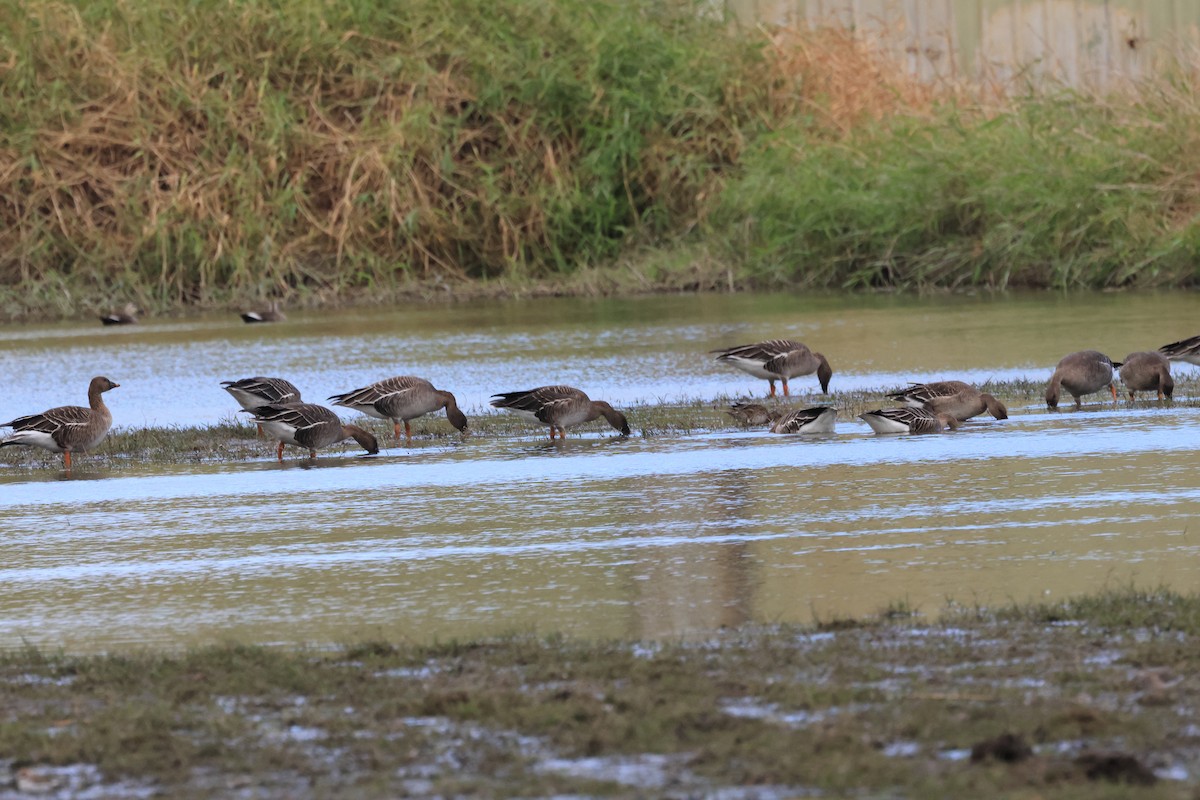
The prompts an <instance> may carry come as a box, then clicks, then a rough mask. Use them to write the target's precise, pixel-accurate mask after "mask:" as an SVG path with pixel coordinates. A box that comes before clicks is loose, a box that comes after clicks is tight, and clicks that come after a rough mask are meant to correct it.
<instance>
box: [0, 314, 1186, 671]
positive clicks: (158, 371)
mask: <svg viewBox="0 0 1200 800" xmlns="http://www.w3.org/2000/svg"><path fill="white" fill-rule="evenodd" d="M1196 307H1197V303H1196V298H1194V297H1193V296H1191V295H1184V294H1177V295H1145V296H1139V295H1133V296H1127V295H1088V296H1070V297H1059V296H1050V295H1038V296H1031V297H1005V298H1000V299H985V298H971V297H939V298H933V299H925V300H923V299H914V298H892V297H878V298H876V297H871V298H862V297H852V298H811V299H805V298H798V297H793V296H759V297H754V296H734V297H721V296H708V297H674V298H653V299H645V300H621V301H614V300H603V301H583V300H539V301H531V302H527V303H510V304H504V305H496V306H487V307H473V306H472V307H458V306H454V307H445V308H422V309H419V310H415V311H410V310H392V311H388V312H361V311H360V312H347V313H344V314H329V315H305V314H301V313H295V314H290V317H291V319H289V321H288V322H286V323H283V324H279V325H273V326H246V325H243V324H242V323H241V322H240V321H239V320H237V318H236V317H234V316H226V317H222V318H205V319H197V320H187V321H165V322H162V323H154V322H149V323H146V324H143V325H140V326H137V327H136V328H125V329H117V330H113V329H103V330H102V329H100V328H99V325H98V323H97V325H96V326H94V327H93V326H90V325H80V324H74V325H66V324H64V325H55V326H45V327H41V328H37V327H34V328H30V327H23V328H20V329H17V328H11V329H0V347H2V348H3V349H2V350H0V368H3V369H4V370H5V372H6V374H7V375H8V376H10V380H9V382H8V384H7V386H6V390H5V393H4V395H3V396H2V398H0V416H2V417H3V418H4V419H8V418H10V417H11V416H15V415H17V414H21V413H28V412H30V411H36V410H41V409H43V408H46V407H48V406H50V405H56V404H59V403H63V402H70V403H81V402H83V399H84V398H83V394H84V387H85V386H86V382H87V379H88V378H90V377H91V375H93V374H99V373H103V374H107V375H108V376H109V377H111V378H112V379H113V380H115V381H117V382H118V383H120V384H121V388H120V389H117V390H114V391H113V392H111V393H109V395H107V400H108V402H109V405H110V407H111V408H112V411H113V415H114V418H115V420H116V423H115V425H116V428H117V430H116V431H115V432H114V434H113V435H114V437H115V436H120V435H121V433H120V430H119V429H120V428H127V429H128V428H133V427H137V426H139V425H166V426H171V425H179V426H183V425H188V426H191V425H206V424H210V423H215V422H217V421H220V420H227V419H229V418H230V417H231V416H233V414H232V412H233V411H234V410H236V405H235V404H234V403H233V402H232V400H231V399H230V398H229V397H228V395H227V394H226V393H225V392H223V391H222V390H221V389H220V386H219V382H220V381H221V380H227V379H233V378H240V377H246V376H249V375H255V374H266V375H280V376H283V377H288V378H289V379H291V380H293V382H295V383H296V384H297V385H299V386H300V387H301V389H302V390H303V391H304V392H305V393H306V396H307V399H310V400H316V401H322V400H324V398H325V397H326V396H328V395H330V394H333V393H334V392H338V391H345V390H347V389H351V388H354V387H356V386H360V385H363V384H365V383H369V382H371V381H374V380H377V379H379V378H383V377H387V376H389V375H395V374H406V373H407V374H418V375H423V376H425V377H428V378H430V379H431V380H433V381H434V383H435V384H437V385H439V386H441V387H443V388H446V389H449V390H451V391H453V392H455V394H456V395H457V396H458V398H459V402H460V404H461V405H462V407H463V409H464V411H466V413H467V415H468V417H470V416H471V415H472V414H473V413H474V414H479V413H481V412H483V409H484V408H485V406H486V399H487V397H488V396H490V395H491V394H493V393H494V392H498V391H505V390H512V389H523V388H530V387H532V386H536V385H540V384H545V383H557V382H562V383H570V384H574V385H576V386H579V387H581V388H584V389H586V390H587V391H589V392H590V393H591V394H592V395H593V396H594V397H604V398H607V399H610V400H612V401H613V402H614V404H616V405H618V406H619V405H621V404H623V403H624V404H636V403H658V402H675V401H679V400H684V399H695V398H703V399H713V400H718V399H724V398H726V397H749V396H762V395H763V394H765V389H766V383H765V382H763V381H757V380H755V379H752V378H750V377H749V376H746V375H744V374H742V373H739V372H736V371H734V370H732V369H729V368H727V367H722V366H719V365H717V364H715V363H713V362H712V359H711V356H708V355H706V351H707V350H710V349H712V348H716V347H721V346H729V345H732V344H739V343H744V342H750V341H756V340H759V339H762V338H769V337H773V336H788V337H792V338H797V339H800V340H802V341H806V342H808V343H809V344H810V345H811V346H812V347H813V348H814V349H817V350H820V351H821V352H824V353H825V354H826V355H827V356H828V357H829V360H830V361H831V362H832V364H833V368H834V377H833V381H832V384H831V389H832V390H833V391H834V392H835V393H836V392H839V391H841V392H845V391H848V390H861V389H875V388H880V387H888V386H896V385H901V384H903V383H904V382H905V381H908V380H921V379H932V378H939V377H965V378H966V379H968V380H973V381H976V382H983V381H986V380H988V379H989V378H991V379H1005V380H1009V379H1015V378H1019V377H1029V378H1032V379H1039V380H1044V379H1045V378H1046V377H1048V375H1049V372H1050V370H1051V369H1052V367H1053V364H1054V363H1055V362H1056V361H1057V360H1058V358H1059V357H1060V356H1062V355H1063V354H1065V353H1067V352H1070V351H1072V350H1078V349H1084V348H1096V349H1100V350H1103V351H1105V352H1107V353H1108V354H1109V355H1111V356H1112V357H1113V358H1116V359H1119V358H1121V357H1123V356H1124V355H1125V354H1126V353H1128V352H1130V351H1133V350H1140V349H1154V348H1155V347H1157V346H1159V345H1161V344H1165V343H1166V342H1168V341H1173V340H1175V339H1179V338H1183V337H1186V336H1191V335H1195V334H1196V333H1200V323H1197V322H1196V320H1197V319H1200V317H1198V316H1197V315H1196V313H1195V311H1196ZM1195 369H1196V368H1193V367H1190V366H1186V365H1184V366H1181V367H1178V368H1177V373H1178V375H1180V376H1187V375H1190V374H1192V371H1193V370H1195ZM815 389H816V387H815V379H813V378H811V377H810V378H802V379H797V380H796V381H794V382H793V392H794V393H796V392H802V393H804V394H805V395H807V397H806V398H802V399H798V401H801V402H802V401H803V400H804V399H809V400H816V399H818V398H817V397H816V396H815V395H812V394H811V393H812V392H814V391H815ZM1100 399H1101V398H1100V396H1099V395H1097V396H1095V397H1094V398H1093V402H1092V403H1091V404H1089V405H1088V406H1086V407H1085V409H1084V411H1082V412H1072V411H1069V410H1068V411H1063V412H1058V413H1051V412H1047V411H1046V409H1045V407H1044V404H1041V403H1038V402H1032V403H1027V404H1024V405H1022V406H1018V407H1010V415H1011V416H1010V419H1008V420H1006V421H1003V422H997V421H995V420H992V419H991V418H989V417H982V418H979V419H978V420H976V421H972V422H971V423H969V424H968V425H967V426H965V427H964V429H963V430H961V431H959V432H957V433H954V434H948V435H943V436H927V437H909V436H892V437H880V436H875V435H873V434H871V432H870V430H869V429H868V428H867V426H866V425H864V424H862V423H860V422H858V421H857V420H852V419H850V417H849V416H843V417H842V418H841V419H840V420H839V424H838V429H837V432H836V433H834V434H831V435H824V436H816V437H780V436H773V435H770V434H766V433H760V432H757V431H750V432H732V431H707V430H702V431H696V432H693V433H689V434H678V435H654V436H641V435H639V434H640V430H641V426H640V425H639V420H638V415H639V411H638V410H637V409H636V408H635V409H634V410H633V411H631V413H630V423H631V425H632V427H633V428H634V436H632V437H630V438H628V439H624V438H620V437H616V436H610V435H609V434H610V433H612V432H611V431H607V429H605V430H604V432H601V428H600V427H594V428H591V429H589V432H588V433H587V434H586V435H583V436H580V437H577V438H572V439H569V440H568V441H566V442H559V443H555V444H550V443H549V442H547V441H545V440H544V437H545V432H544V430H539V429H537V428H536V427H534V426H531V427H530V428H529V429H528V432H527V435H502V436H483V435H476V436H470V437H467V438H465V439H460V438H458V437H454V436H452V437H447V438H439V439H428V438H425V439H418V440H417V441H416V442H415V443H414V445H413V446H412V447H408V448H405V447H397V446H395V444H394V443H392V442H391V441H388V442H386V447H385V449H384V450H383V452H381V454H380V455H379V456H375V457H369V458H359V457H353V456H338V455H332V456H324V457H322V458H320V459H319V460H318V461H317V462H315V463H307V462H306V461H305V460H304V459H300V458H297V457H296V456H297V455H298V454H297V453H292V454H291V456H292V457H291V459H290V460H289V461H287V462H285V463H284V464H283V465H278V464H276V463H274V460H273V453H272V452H271V447H270V446H269V445H264V447H263V457H262V459H261V460H260V461H256V462H250V463H245V462H237V463H222V462H205V463H202V464H198V465H187V466H185V465H179V464H169V465H164V464H153V463H129V464H119V465H116V466H112V465H111V464H109V463H103V462H93V463H89V462H88V459H87V458H86V457H84V458H81V459H79V461H78V463H77V466H76V468H75V470H74V471H73V472H72V473H71V474H70V476H66V475H65V473H63V472H62V471H61V470H59V469H55V468H45V469H37V470H30V469H27V468H18V467H15V466H9V465H6V462H4V461H3V460H2V459H3V458H4V457H5V455H6V454H7V453H10V452H12V451H11V450H8V449H6V450H4V451H0V588H2V590H3V592H2V597H3V599H2V600H0V645H3V646H15V645H20V644H21V643H22V642H30V643H33V644H37V645H39V646H45V647H59V646H61V647H65V648H67V649H70V650H77V651H90V650H100V649H106V648H111V647H116V646H123V645H186V644H197V643H203V642H212V641H222V640H237V641H252V642H267V643H270V642H289V643H290V642H314V643H326V642H341V641H349V640H354V639H361V638H363V637H369V636H380V637H386V638H392V639H395V638H399V639H409V640H414V641H432V640H443V641H444V640H447V639H453V638H458V639H463V638H471V637H476V636H481V635H489V634H497V633H504V632H510V631H537V632H545V633H550V632H555V631H562V632H567V633H572V634H576V635H581V636H590V637H608V636H622V637H624V636H637V637H650V638H664V637H667V638H674V637H679V636H687V635H698V634H704V633H707V632H710V631H712V630H714V629H716V628H718V627H721V626H728V625H736V624H738V623H741V622H747V621H759V622H772V621H806V620H811V619H813V618H819V619H828V618H830V617H836V616H841V615H854V614H864V613H870V612H873V611H877V610H878V609H879V608H880V607H881V606H883V605H886V604H887V603H890V602H895V601H901V602H907V603H908V604H910V605H911V606H914V607H916V608H917V609H918V610H920V611H923V612H925V613H928V614H936V613H937V611H938V610H939V609H940V608H942V607H943V606H945V605H946V604H947V603H951V602H953V603H960V604H974V603H989V602H998V601H1007V600H1025V599H1031V598H1039V597H1049V598H1061V597H1063V596H1067V595H1070V594H1072V593H1078V592H1085V591H1092V590H1097V589H1100V588H1103V587H1106V586H1114V585H1123V584H1126V583H1130V582H1136V583H1138V584H1147V585H1155V586H1156V585H1160V584H1161V585H1166V586H1172V587H1174V588H1176V589H1179V590H1181V591H1185V590H1192V589H1194V588H1195V578H1194V576H1195V574H1196V569H1197V567H1200V540H1198V538H1197V536H1198V534H1197V523H1198V522H1200V471H1198V470H1197V469H1196V466H1197V446H1198V445H1197V437H1196V431H1197V429H1198V428H1200V407H1198V404H1197V402H1196V398H1194V397H1191V396H1190V395H1189V392H1187V391H1184V392H1182V393H1181V394H1180V395H1177V401H1176V402H1175V403H1174V404H1170V405H1167V406H1159V405H1158V404H1155V403H1144V402H1143V403H1139V404H1137V405H1136V406H1131V405H1130V404H1128V403H1127V402H1125V401H1124V400H1122V402H1121V403H1120V404H1119V405H1117V406H1114V405H1112V404H1111V403H1101V402H1099V401H1100ZM836 400H837V398H836V394H835V397H834V404H836ZM351 416H352V415H351V414H350V413H349V412H347V413H346V414H343V417H345V418H347V419H349V418H350V417H351ZM438 422H439V423H440V424H441V425H442V426H444V427H445V428H446V430H447V431H449V430H450V429H449V426H448V425H446V423H445V420H444V419H439V420H438ZM427 424H429V425H435V423H427ZM378 430H379V432H380V433H382V428H380V429H378ZM101 449H103V447H102V448H101Z"/></svg>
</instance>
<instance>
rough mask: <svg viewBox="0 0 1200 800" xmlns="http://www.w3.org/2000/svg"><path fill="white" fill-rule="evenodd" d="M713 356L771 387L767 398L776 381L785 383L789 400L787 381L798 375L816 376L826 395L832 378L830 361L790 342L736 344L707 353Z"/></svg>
mask: <svg viewBox="0 0 1200 800" xmlns="http://www.w3.org/2000/svg"><path fill="white" fill-rule="evenodd" d="M709 353H715V354H716V360H718V362H720V363H727V365H730V366H731V367H737V368H738V369H740V371H742V372H745V373H749V374H751V375H754V377H755V378H762V379H763V380H767V381H768V383H769V384H770V397H774V396H775V381H776V380H781V381H784V397H788V391H787V380H788V379H790V378H798V377H800V375H811V374H812V373H814V372H815V373H817V380H820V381H821V391H822V392H824V393H829V378H832V377H833V369H832V368H830V367H829V361H827V360H826V357H824V356H823V355H821V354H820V353H814V351H812V350H810V349H809V348H808V345H806V344H802V343H800V342H793V341H792V339H767V341H766V342H758V343H756V344H739V345H737V347H732V348H726V349H724V350H709Z"/></svg>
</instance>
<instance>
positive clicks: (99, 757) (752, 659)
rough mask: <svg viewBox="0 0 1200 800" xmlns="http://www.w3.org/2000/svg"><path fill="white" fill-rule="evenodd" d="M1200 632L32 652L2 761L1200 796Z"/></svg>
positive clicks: (1042, 609) (763, 788)
mask: <svg viewBox="0 0 1200 800" xmlns="http://www.w3.org/2000/svg"><path fill="white" fill-rule="evenodd" d="M889 611H894V609H889ZM910 611H911V610H910ZM1168 631H1169V632H1170V635H1169V636H1166V635H1164V633H1165V632H1168ZM1197 637H1200V597H1197V596H1195V595H1180V594H1176V593H1172V592H1169V591H1165V590H1142V589H1135V588H1133V587H1129V588H1121V589H1114V590H1110V591H1106V592H1104V593H1101V594H1099V595H1095V596H1091V597H1085V598H1079V599H1077V600H1072V601H1067V602H1064V603H1058V604H1046V605H1039V606H1011V607H1006V608H998V609H987V608H978V607H973V608H970V609H964V608H961V607H950V608H947V609H946V610H945V611H944V613H942V614H941V615H940V618H939V619H938V620H936V621H931V620H927V619H925V618H924V617H922V616H921V615H919V614H914V613H910V614H906V615H896V614H895V613H881V614H880V615H878V616H876V617H872V618H867V619H862V620H857V621H856V624H854V625H844V626H841V627H840V628H839V629H838V630H836V631H832V632H822V631H819V630H816V629H813V628H802V627H790V626H779V627H769V628H745V629H741V630H731V631H727V632H724V633H722V634H720V635H718V636H716V637H714V638H712V639H709V640H704V641H697V642H688V641H677V642H655V643H638V642H589V641H579V640H571V639H564V638H562V637H558V636H547V637H532V636H512V637H507V638H500V639H494V640H485V641H475V642H447V643H442V644H435V645H431V646H416V645H406V644H396V643H389V642H365V643H359V644H350V645H344V646H338V647H333V648H329V649H322V650H313V649H307V650H305V649H302V650H286V649H275V648H265V647H257V646H244V645H222V646H213V647H207V648H202V649H197V650H190V651H187V652H181V653H147V652H143V653H127V654H109V655H102V656H71V655H66V654H55V653H45V652H39V651H36V650H31V649H23V650H17V651H11V652H7V653H0V691H2V692H3V693H4V696H5V700H6V702H5V703H4V708H5V709H6V710H5V712H3V714H2V716H0V752H3V753H4V760H3V761H0V766H5V765H6V766H8V767H9V769H11V770H12V771H13V773H14V774H15V775H16V776H17V780H18V781H20V780H21V776H22V775H23V776H24V777H25V779H26V780H32V779H34V778H38V777H40V778H42V779H43V780H44V781H53V780H55V779H56V777H57V778H58V779H59V780H63V781H65V780H66V778H65V777H63V775H64V772H63V770H65V769H66V768H67V767H68V766H69V765H76V766H77V767H78V766H79V765H91V766H94V767H98V768H99V776H102V777H96V778H95V780H94V783H95V784H96V785H94V786H89V787H79V788H81V789H82V788H88V789H90V790H92V791H93V792H95V791H102V790H103V788H104V787H106V786H107V788H108V795H106V796H120V795H121V794H122V792H121V791H119V789H120V787H126V791H129V792H130V793H132V791H130V787H132V788H133V789H137V790H139V791H141V792H145V791H148V790H151V791H158V792H162V793H168V794H170V795H171V796H174V797H190V796H206V795H211V794H212V793H214V792H215V793H225V792H229V791H233V790H237V791H238V792H239V793H246V792H249V793H253V795H254V796H255V797H264V798H273V797H318V796H329V795H332V794H345V793H352V794H353V795H354V796H357V797H389V796H398V795H420V796H433V795H438V796H446V795H465V794H475V795H479V796H503V797H508V796H548V795H560V796H565V795H574V796H608V795H619V796H630V795H631V793H632V794H633V795H636V796H646V795H648V794H652V795H654V796H664V797H685V796H700V795H704V796H713V795H720V796H747V795H745V792H747V791H753V792H754V794H753V796H755V797H791V796H797V795H807V794H813V793H815V794H820V795H826V796H846V795H848V794H852V795H854V796H870V797H875V796H889V797H893V796H894V797H923V796H961V795H964V794H967V793H969V794H971V795H972V796H976V797H1033V796H1036V797H1042V798H1064V799H1065V798H1081V799H1082V798H1096V797H1101V798H1105V797H1111V798H1117V797H1124V798H1128V797H1145V798H1185V797H1192V796H1194V793H1195V791H1196V788H1197V786H1200V739H1197V737H1196V735H1195V732H1194V731H1192V730H1191V728H1192V727H1194V726H1192V725H1191V720H1192V719H1194V718H1195V716H1196V714H1197V713H1200V684H1198V683H1197V680H1196V678H1195V676H1196V675H1198V674H1200V651H1198V650H1197V649H1196V647H1195V641H1196V639H1197ZM56 770H57V771H56ZM738 792H742V793H741V794H739V793H738Z"/></svg>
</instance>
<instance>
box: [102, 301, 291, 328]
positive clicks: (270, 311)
mask: <svg viewBox="0 0 1200 800" xmlns="http://www.w3.org/2000/svg"><path fill="white" fill-rule="evenodd" d="M285 319H287V314H285V313H283V309H281V308H280V307H279V301H278V300H273V301H271V304H270V305H269V306H267V307H266V308H264V309H261V310H258V311H243V312H242V321H243V322H282V321H283V320H285ZM100 321H101V322H102V323H104V324H105V325H136V324H137V321H138V310H137V306H135V305H134V304H133V303H126V304H125V305H124V306H122V307H121V308H120V309H118V310H116V311H113V312H112V313H110V314H104V315H103V316H101V317H100Z"/></svg>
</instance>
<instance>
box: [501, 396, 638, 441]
mask: <svg viewBox="0 0 1200 800" xmlns="http://www.w3.org/2000/svg"><path fill="white" fill-rule="evenodd" d="M491 404H492V406H494V407H495V408H503V409H505V410H508V411H512V412H513V413H515V414H519V415H521V416H523V417H526V418H527V419H531V420H535V421H537V422H541V423H543V424H546V425H549V426H550V440H551V441H553V440H554V432H555V430H556V429H557V430H558V432H559V434H561V436H562V438H564V439H565V438H567V428H573V427H575V426H576V425H582V424H583V423H585V422H591V421H592V420H594V419H596V418H598V417H604V418H605V419H606V420H608V424H609V425H611V426H613V428H615V429H616V430H618V431H620V432H621V434H622V435H623V436H628V435H629V422H628V421H626V419H625V415H624V414H622V413H621V412H620V411H617V410H616V409H614V408H613V407H612V406H610V405H609V404H608V403H606V402H604V401H603V400H592V399H591V398H590V397H588V396H587V395H586V394H584V393H583V392H581V391H580V390H578V389H575V388H573V387H571V386H542V387H540V388H537V389H528V390H526V391H523V392H504V393H502V394H497V395H493V396H492V399H491Z"/></svg>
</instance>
